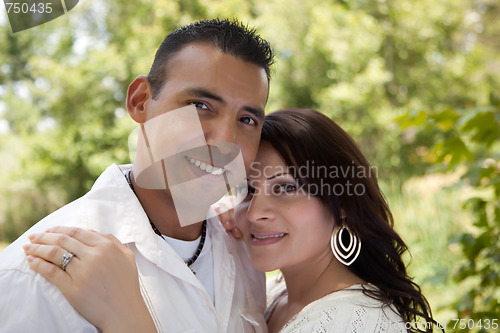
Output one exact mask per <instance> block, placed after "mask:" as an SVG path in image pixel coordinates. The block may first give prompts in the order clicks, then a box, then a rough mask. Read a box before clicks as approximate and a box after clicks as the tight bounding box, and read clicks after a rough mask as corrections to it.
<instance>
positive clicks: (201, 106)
mask: <svg viewBox="0 0 500 333" xmlns="http://www.w3.org/2000/svg"><path fill="white" fill-rule="evenodd" d="M190 104H192V105H194V106H195V107H196V108H197V109H205V110H208V106H207V105H206V104H205V103H202V102H191V103H190Z"/></svg>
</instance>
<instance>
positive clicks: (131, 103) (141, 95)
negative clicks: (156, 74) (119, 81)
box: [127, 75, 153, 123]
mask: <svg viewBox="0 0 500 333" xmlns="http://www.w3.org/2000/svg"><path fill="white" fill-rule="evenodd" d="M152 98H153V95H152V89H151V85H150V84H149V80H148V78H147V76H145V75H139V76H138V77H136V78H135V79H134V81H132V83H131V84H130V85H129V86H128V90H127V110H128V113H129V114H130V117H132V119H134V120H135V121H136V122H138V123H144V122H146V120H148V119H147V107H148V103H149V102H150V99H152Z"/></svg>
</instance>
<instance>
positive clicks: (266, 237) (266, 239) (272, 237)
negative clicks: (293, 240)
mask: <svg viewBox="0 0 500 333" xmlns="http://www.w3.org/2000/svg"><path fill="white" fill-rule="evenodd" d="M287 235H288V234H287V233H286V232H270V233H266V234H251V244H252V245H256V246H261V245H270V244H274V243H276V242H279V241H280V240H282V239H283V238H284V237H285V236H287Z"/></svg>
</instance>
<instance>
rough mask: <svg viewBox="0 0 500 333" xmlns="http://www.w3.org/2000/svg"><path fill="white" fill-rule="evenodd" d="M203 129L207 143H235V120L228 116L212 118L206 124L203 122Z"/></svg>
mask: <svg viewBox="0 0 500 333" xmlns="http://www.w3.org/2000/svg"><path fill="white" fill-rule="evenodd" d="M203 130H204V132H205V139H206V141H207V144H209V145H210V144H212V143H216V142H228V143H236V139H237V137H238V135H237V134H238V133H237V126H236V121H235V120H234V119H231V118H230V117H221V118H219V119H213V120H212V121H210V122H209V123H208V124H204V126H203Z"/></svg>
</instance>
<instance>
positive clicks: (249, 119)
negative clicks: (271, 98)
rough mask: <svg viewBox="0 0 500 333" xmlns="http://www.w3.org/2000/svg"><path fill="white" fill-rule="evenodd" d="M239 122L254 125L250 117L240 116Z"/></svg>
mask: <svg viewBox="0 0 500 333" xmlns="http://www.w3.org/2000/svg"><path fill="white" fill-rule="evenodd" d="M240 120H241V122H242V123H244V124H247V125H255V124H256V122H255V120H254V119H253V118H251V117H241V118H240Z"/></svg>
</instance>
